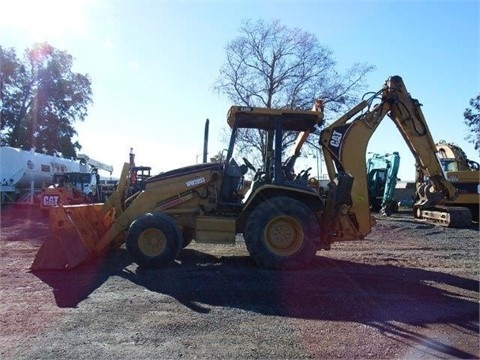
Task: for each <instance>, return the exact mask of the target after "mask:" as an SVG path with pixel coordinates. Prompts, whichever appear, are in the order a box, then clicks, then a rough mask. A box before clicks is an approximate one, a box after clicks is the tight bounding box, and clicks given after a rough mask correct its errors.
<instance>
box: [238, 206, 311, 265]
mask: <svg viewBox="0 0 480 360" xmlns="http://www.w3.org/2000/svg"><path fill="white" fill-rule="evenodd" d="M243 235H244V238H245V244H246V246H247V249H248V252H249V254H250V256H251V257H252V258H253V259H254V260H255V262H256V263H257V264H259V265H260V266H264V267H267V268H273V269H294V268H299V267H303V266H306V265H308V264H309V263H310V261H311V260H312V259H313V258H314V257H315V254H316V253H317V249H318V244H319V242H320V225H319V223H318V221H317V219H316V217H315V215H314V213H313V212H312V211H311V210H310V209H309V208H308V206H307V205H305V204H304V203H302V202H300V201H298V200H296V199H293V198H288V197H276V198H272V199H268V200H266V201H264V202H262V203H261V204H260V205H258V206H257V207H256V208H255V209H254V210H253V211H252V213H251V214H250V216H249V217H248V220H247V224H246V226H245V230H244V234H243Z"/></svg>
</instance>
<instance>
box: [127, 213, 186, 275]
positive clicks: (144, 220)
mask: <svg viewBox="0 0 480 360" xmlns="http://www.w3.org/2000/svg"><path fill="white" fill-rule="evenodd" d="M182 244H183V237H182V233H181V231H180V229H179V227H178V225H177V223H176V222H175V220H174V219H173V218H172V217H171V216H169V215H167V214H163V213H146V214H143V215H141V216H139V217H138V218H137V219H136V220H135V221H134V222H133V223H132V224H131V225H130V227H129V229H128V232H127V235H126V237H125V245H126V248H127V251H128V252H129V254H130V256H132V258H133V259H134V261H135V262H136V263H137V264H138V265H139V266H142V267H145V268H150V269H158V268H163V267H166V266H169V265H171V264H172V263H173V262H174V261H175V259H176V258H177V256H178V254H179V253H180V250H181V249H182Z"/></svg>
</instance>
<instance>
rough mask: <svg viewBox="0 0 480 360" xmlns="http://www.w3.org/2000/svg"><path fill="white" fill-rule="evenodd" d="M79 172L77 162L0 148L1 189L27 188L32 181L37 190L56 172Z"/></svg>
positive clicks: (49, 180)
mask: <svg viewBox="0 0 480 360" xmlns="http://www.w3.org/2000/svg"><path fill="white" fill-rule="evenodd" d="M75 171H80V164H79V162H78V161H75V160H70V159H65V158H61V157H58V156H50V155H45V154H40V153H37V152H35V151H33V150H32V151H25V150H21V149H17V148H13V147H9V146H1V147H0V181H1V185H2V188H3V189H5V190H6V191H8V189H7V187H14V188H16V189H21V188H29V187H31V183H32V181H33V184H34V187H35V188H39V187H41V186H42V184H43V183H50V182H51V181H52V175H53V174H54V173H56V172H75Z"/></svg>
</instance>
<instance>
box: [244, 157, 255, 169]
mask: <svg viewBox="0 0 480 360" xmlns="http://www.w3.org/2000/svg"><path fill="white" fill-rule="evenodd" d="M243 162H244V163H245V165H247V167H248V168H249V169H250V170H253V171H257V169H255V166H253V165H252V163H251V162H250V161H248V159H247V158H243Z"/></svg>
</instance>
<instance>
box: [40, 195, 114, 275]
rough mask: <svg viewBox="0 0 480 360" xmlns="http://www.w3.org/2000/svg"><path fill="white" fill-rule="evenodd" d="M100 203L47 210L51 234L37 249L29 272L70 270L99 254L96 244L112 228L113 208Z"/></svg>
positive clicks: (99, 249)
mask: <svg viewBox="0 0 480 360" xmlns="http://www.w3.org/2000/svg"><path fill="white" fill-rule="evenodd" d="M102 208H103V204H83V205H68V206H58V207H53V208H51V209H50V233H51V235H50V236H49V237H48V238H47V239H46V240H45V241H44V243H43V244H42V246H41V247H40V249H39V251H38V253H37V255H36V256H35V259H34V260H33V263H32V266H31V269H32V270H60V269H70V268H73V267H75V266H77V265H80V264H81V263H83V262H85V261H86V260H88V259H90V258H93V257H95V256H96V255H98V254H99V253H100V251H101V250H103V249H102V248H99V246H98V244H97V243H98V241H99V240H100V239H101V238H102V236H103V235H104V234H105V233H106V232H107V230H108V229H109V228H110V227H111V225H112V221H113V220H112V219H113V213H114V210H113V209H112V210H111V211H109V212H108V213H106V214H103V211H102Z"/></svg>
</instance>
